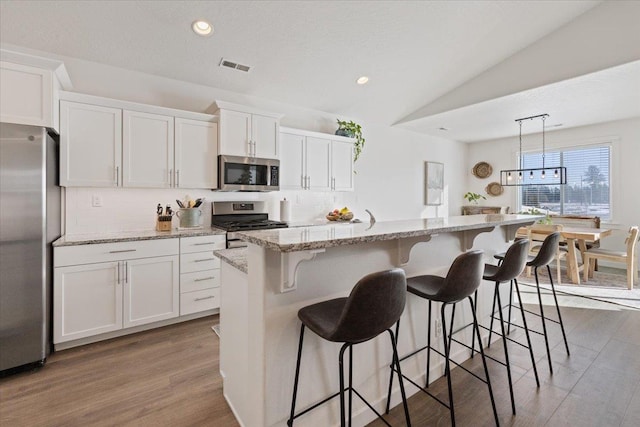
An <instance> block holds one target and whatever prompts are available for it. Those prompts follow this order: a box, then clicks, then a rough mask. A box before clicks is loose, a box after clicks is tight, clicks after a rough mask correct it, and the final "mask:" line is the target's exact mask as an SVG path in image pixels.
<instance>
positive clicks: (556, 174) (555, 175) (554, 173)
mask: <svg viewBox="0 0 640 427" xmlns="http://www.w3.org/2000/svg"><path fill="white" fill-rule="evenodd" d="M553 177H554V178H557V177H558V169H556V170H555V171H554V172H553Z"/></svg>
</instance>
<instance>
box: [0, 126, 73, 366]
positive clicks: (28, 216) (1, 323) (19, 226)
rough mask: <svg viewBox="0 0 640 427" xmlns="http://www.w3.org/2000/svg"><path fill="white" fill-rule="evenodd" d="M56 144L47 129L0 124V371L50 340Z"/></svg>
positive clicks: (33, 358) (37, 357)
mask: <svg viewBox="0 0 640 427" xmlns="http://www.w3.org/2000/svg"><path fill="white" fill-rule="evenodd" d="M57 183H58V144H57V141H56V140H55V139H54V138H52V137H51V136H50V135H49V134H48V133H47V129H45V128H42V127H34V126H23V125H15V124H7V123H0V374H2V375H5V374H7V373H11V372H14V371H16V370H19V369H20V368H22V367H25V366H30V365H32V364H43V363H44V361H45V359H46V357H47V355H48V354H49V349H50V345H51V344H50V343H51V294H52V286H53V262H52V261H53V250H52V247H51V243H52V242H53V241H54V240H55V239H57V238H58V237H59V236H60V215H61V213H60V187H59V186H58V185H57Z"/></svg>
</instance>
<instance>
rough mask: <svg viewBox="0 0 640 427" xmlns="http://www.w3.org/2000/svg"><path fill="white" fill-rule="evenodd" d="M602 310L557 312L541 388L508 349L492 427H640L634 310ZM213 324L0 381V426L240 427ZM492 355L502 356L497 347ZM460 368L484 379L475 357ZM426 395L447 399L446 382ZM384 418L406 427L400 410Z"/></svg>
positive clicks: (112, 343) (476, 388) (435, 422)
mask: <svg viewBox="0 0 640 427" xmlns="http://www.w3.org/2000/svg"><path fill="white" fill-rule="evenodd" d="M604 307H605V308H604V309H594V308H589V309H585V308H575V307H564V308H563V315H564V318H565V326H566V328H567V332H568V336H569V343H570V349H571V356H570V357H567V356H566V353H565V350H564V345H563V344H562V341H561V336H560V334H559V331H558V328H554V327H552V328H551V329H552V330H551V335H552V350H551V353H552V356H553V362H554V363H553V366H554V373H553V375H550V373H549V368H548V366H547V361H546V355H545V353H544V342H543V341H542V339H541V338H540V337H534V349H535V350H536V351H535V353H536V359H537V366H538V370H539V375H540V381H541V387H540V388H539V389H537V388H536V386H535V381H534V377H533V374H532V371H531V363H530V361H529V358H528V353H526V350H521V349H519V348H516V347H517V346H510V350H511V351H510V354H511V355H512V363H513V366H514V367H513V377H514V387H515V396H516V405H517V415H516V416H515V417H513V416H512V415H511V408H510V403H509V394H508V389H507V386H506V385H507V382H506V372H505V370H504V368H503V367H501V366H499V365H497V364H495V363H492V362H490V365H489V367H490V372H491V379H492V381H493V383H494V387H495V394H496V399H497V406H498V413H499V416H500V423H501V425H503V426H504V425H513V426H638V425H640V311H634V310H620V309H619V308H618V307H613V306H612V307H611V308H608V307H606V305H605V306H604ZM214 323H217V316H214V317H209V318H203V319H198V320H194V321H190V322H186V323H182V324H178V325H172V326H167V327H164V328H160V329H156V330H152V331H147V332H142V333H138V334H135V335H130V336H126V337H121V338H116V339H113V340H109V341H105V342H101V343H96V344H90V345H86V346H83V347H79V348H75V349H71V350H66V351H62V352H58V353H55V354H53V355H52V356H51V357H50V358H49V360H48V361H47V364H46V365H45V367H44V368H42V369H38V370H35V371H31V372H26V373H21V374H17V375H13V376H10V377H7V378H3V379H0V426H2V427H13V426H29V427H36V426H154V427H160V426H225V427H226V426H237V425H238V424H237V423H236V421H235V419H234V417H233V414H232V413H231V411H230V409H229V408H228V406H227V404H226V402H225V400H224V397H223V396H222V379H221V378H220V375H219V373H218V339H217V337H215V335H214V334H213V332H212V330H211V325H212V324H214ZM515 335H516V336H520V337H521V335H519V334H518V333H515ZM490 352H491V353H493V354H496V355H497V356H501V355H502V347H501V346H499V345H492V346H491V349H490ZM465 366H468V367H471V368H472V369H474V370H475V371H477V372H479V373H481V372H482V365H481V363H480V359H479V358H478V357H475V358H474V359H472V360H470V361H468V362H466V365H465ZM452 380H453V382H454V386H453V387H454V400H455V408H456V415H457V419H456V421H457V424H458V425H459V426H485V425H486V426H491V425H493V416H492V413H491V410H490V404H489V399H488V394H487V391H486V386H484V385H483V384H482V383H480V382H479V381H477V380H475V379H473V378H472V377H470V376H469V375H468V374H466V373H464V372H463V371H462V370H460V369H454V370H453V374H452ZM431 389H432V390H433V392H435V393H436V394H438V395H440V396H442V397H443V398H444V399H446V380H445V379H444V378H440V379H438V380H437V381H436V382H435V383H433V384H432V386H431ZM409 405H410V410H411V416H412V421H413V425H414V426H447V425H450V418H449V413H448V410H446V409H445V408H443V407H442V406H440V405H439V404H437V403H436V402H435V401H434V400H432V399H431V398H429V397H427V396H425V395H423V394H421V393H418V394H415V395H414V396H413V397H412V398H411V399H410V402H409ZM387 419H388V420H389V421H390V422H391V423H392V424H393V425H394V426H395V425H404V418H403V415H402V410H401V407H396V408H394V409H393V410H392V411H391V413H390V414H389V415H388V416H387ZM378 425H383V424H382V423H381V422H380V421H375V422H373V423H372V424H371V426H378ZM319 427H324V426H319Z"/></svg>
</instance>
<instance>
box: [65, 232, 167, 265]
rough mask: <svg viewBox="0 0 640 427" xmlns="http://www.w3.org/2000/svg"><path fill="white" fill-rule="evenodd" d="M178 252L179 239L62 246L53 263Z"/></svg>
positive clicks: (88, 261) (82, 262)
mask: <svg viewBox="0 0 640 427" xmlns="http://www.w3.org/2000/svg"><path fill="white" fill-rule="evenodd" d="M178 253H179V243H178V239H159V240H142V241H135V242H117V243H98V244H87V245H77V246H62V247H57V248H54V255H53V264H54V266H55V267H61V266H65V265H80V264H91V263H95V262H109V261H120V260H127V259H135V258H149V257H156V256H169V255H178Z"/></svg>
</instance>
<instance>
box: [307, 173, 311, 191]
mask: <svg viewBox="0 0 640 427" xmlns="http://www.w3.org/2000/svg"><path fill="white" fill-rule="evenodd" d="M307 189H309V190H310V189H311V177H310V176H308V177H307Z"/></svg>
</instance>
